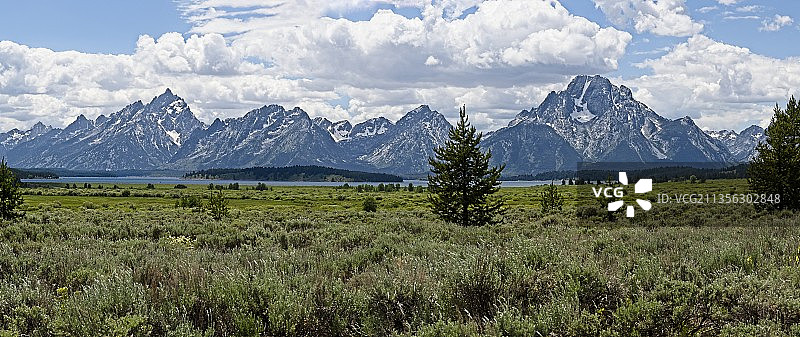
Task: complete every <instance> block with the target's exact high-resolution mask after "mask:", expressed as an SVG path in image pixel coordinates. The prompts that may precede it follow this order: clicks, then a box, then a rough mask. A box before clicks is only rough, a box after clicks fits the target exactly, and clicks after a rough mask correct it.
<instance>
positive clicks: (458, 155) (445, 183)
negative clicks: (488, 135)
mask: <svg viewBox="0 0 800 337" xmlns="http://www.w3.org/2000/svg"><path fill="white" fill-rule="evenodd" d="M460 116H461V118H460V120H459V121H458V124H457V125H456V126H455V127H454V128H451V129H450V131H449V134H448V137H449V140H448V141H447V142H446V143H445V145H444V146H443V147H439V148H437V149H435V150H434V151H435V154H436V157H435V158H429V159H428V163H429V164H430V165H431V172H432V173H433V175H430V174H429V175H428V190H429V191H430V194H429V195H428V200H429V201H430V203H431V208H432V210H433V212H434V213H435V214H436V215H438V216H439V217H440V218H442V219H443V220H445V221H449V222H454V223H458V224H460V225H462V226H481V225H485V224H491V223H495V222H497V219H496V217H497V216H498V215H501V214H502V213H503V200H502V199H500V198H490V196H491V195H492V194H494V193H495V192H497V191H498V190H499V189H500V182H499V179H500V173H501V172H502V171H503V169H504V168H505V165H503V166H501V167H489V160H490V159H491V158H492V154H491V152H486V153H483V152H481V150H480V148H479V144H480V142H481V138H482V137H483V134H482V133H479V132H477V130H476V129H475V127H473V126H471V125H470V123H469V120H468V118H467V112H466V108H463V107H462V108H461V111H460Z"/></svg>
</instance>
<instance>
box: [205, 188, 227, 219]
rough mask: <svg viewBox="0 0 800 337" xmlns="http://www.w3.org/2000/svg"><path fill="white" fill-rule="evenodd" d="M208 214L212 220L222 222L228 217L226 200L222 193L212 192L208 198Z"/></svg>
mask: <svg viewBox="0 0 800 337" xmlns="http://www.w3.org/2000/svg"><path fill="white" fill-rule="evenodd" d="M208 213H209V214H211V217H212V218H214V220H218V221H219V220H222V218H224V217H227V216H228V200H225V196H224V195H222V191H219V192H214V191H213V190H212V191H211V194H210V195H209V196H208Z"/></svg>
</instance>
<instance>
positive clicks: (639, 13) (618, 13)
mask: <svg viewBox="0 0 800 337" xmlns="http://www.w3.org/2000/svg"><path fill="white" fill-rule="evenodd" d="M594 2H595V5H596V6H597V8H600V10H602V11H603V13H605V15H606V17H608V19H609V20H610V21H611V22H613V23H614V24H615V25H617V26H622V27H628V26H631V25H632V26H633V27H634V28H635V29H636V31H637V32H639V33H644V32H650V33H653V34H656V35H664V36H691V35H694V34H697V33H699V32H701V31H702V30H703V24H702V23H699V22H695V21H694V20H692V18H691V17H690V16H689V15H688V14H686V13H687V9H686V3H685V0H659V1H652V0H594Z"/></svg>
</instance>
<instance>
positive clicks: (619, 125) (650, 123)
mask: <svg viewBox="0 0 800 337" xmlns="http://www.w3.org/2000/svg"><path fill="white" fill-rule="evenodd" d="M528 125H546V126H549V127H550V128H552V129H553V130H554V131H555V132H556V133H557V134H558V135H560V136H561V137H563V138H564V139H565V140H566V141H567V142H568V143H569V144H570V145H571V146H572V147H573V148H574V149H575V150H576V151H577V152H578V154H579V155H580V159H581V160H584V161H592V162H602V161H605V162H654V161H676V162H706V161H713V162H724V161H729V160H730V159H731V157H732V156H731V154H730V153H729V152H728V150H727V148H725V146H724V145H723V144H722V143H721V142H719V141H717V140H715V139H713V138H711V137H709V136H708V135H706V134H705V133H704V132H703V131H702V130H700V128H698V127H697V126H696V125H695V124H694V122H693V121H692V120H691V118H689V117H684V118H681V119H677V120H669V119H667V118H664V117H661V116H660V115H658V114H657V113H656V112H655V111H653V110H652V109H650V108H649V107H647V106H646V105H645V104H644V103H641V102H639V101H637V100H636V99H634V98H633V94H632V92H631V90H630V89H628V88H627V87H625V86H616V85H613V84H611V82H610V81H609V80H608V79H606V78H604V77H601V76H591V77H590V76H578V77H576V78H575V79H573V80H572V81H571V82H570V83H569V85H568V86H567V88H566V90H564V91H561V92H551V93H550V94H549V95H548V96H547V98H545V100H544V101H543V102H542V103H541V104H540V105H539V106H538V107H535V108H532V109H531V110H524V111H523V112H521V113H520V114H519V115H518V116H517V118H515V119H514V120H513V121H512V122H511V123H509V126H508V128H515V127H527V126H528ZM502 134H503V131H502V130H500V131H498V132H495V133H494V134H493V135H492V137H498V136H502Z"/></svg>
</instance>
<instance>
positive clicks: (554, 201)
mask: <svg viewBox="0 0 800 337" xmlns="http://www.w3.org/2000/svg"><path fill="white" fill-rule="evenodd" d="M540 197H541V201H542V213H545V214H547V213H552V212H555V211H560V210H561V209H562V208H563V207H564V197H563V196H561V194H560V193H558V187H556V185H554V184H553V183H552V182H550V185H548V186H545V188H544V191H542V193H541V194H540Z"/></svg>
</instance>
